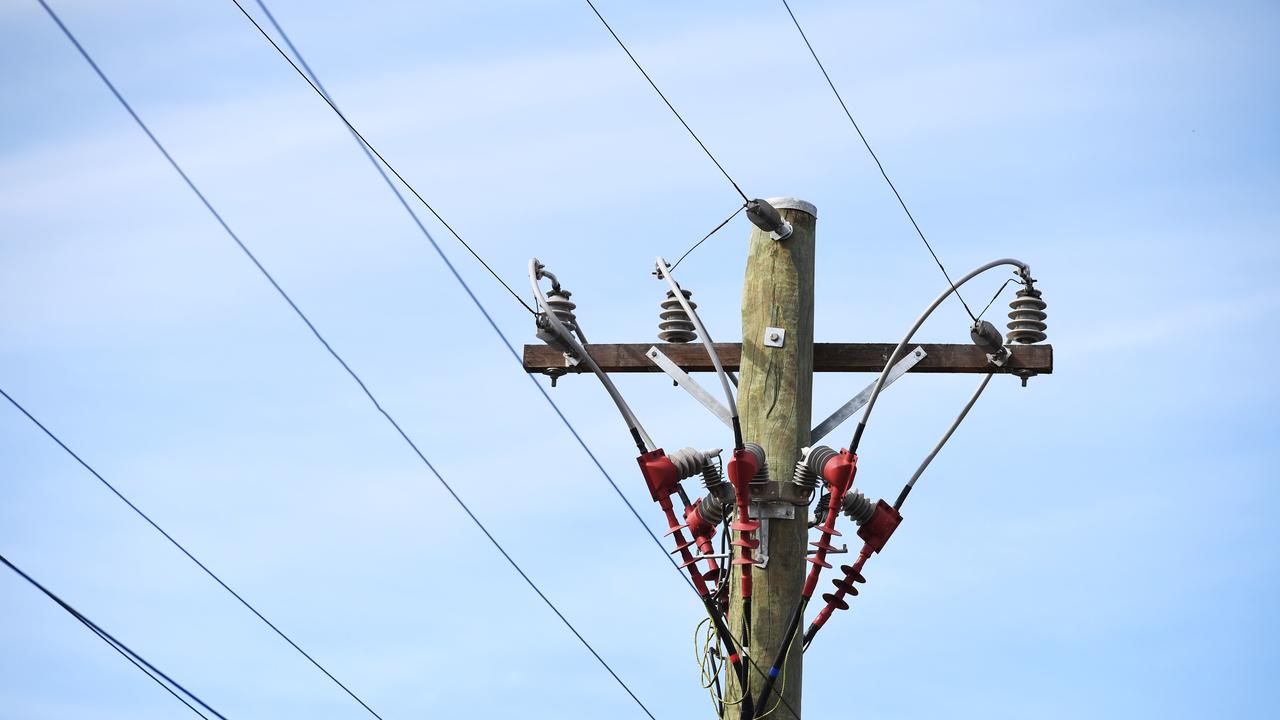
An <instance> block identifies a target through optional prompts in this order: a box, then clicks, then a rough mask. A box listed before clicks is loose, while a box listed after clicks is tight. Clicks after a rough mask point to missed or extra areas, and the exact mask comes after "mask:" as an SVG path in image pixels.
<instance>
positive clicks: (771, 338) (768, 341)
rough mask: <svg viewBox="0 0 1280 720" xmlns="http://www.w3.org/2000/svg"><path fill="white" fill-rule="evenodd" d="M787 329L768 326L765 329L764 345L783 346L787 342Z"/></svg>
mask: <svg viewBox="0 0 1280 720" xmlns="http://www.w3.org/2000/svg"><path fill="white" fill-rule="evenodd" d="M786 339H787V329H786V328H780V327H767V328H765V329H764V346H765V347H782V344H783V343H784V342H786Z"/></svg>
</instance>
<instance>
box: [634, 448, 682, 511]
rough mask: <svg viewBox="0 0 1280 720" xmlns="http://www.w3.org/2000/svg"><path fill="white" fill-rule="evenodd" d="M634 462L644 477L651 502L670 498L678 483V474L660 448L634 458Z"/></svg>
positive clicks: (673, 464)
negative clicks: (638, 465)
mask: <svg viewBox="0 0 1280 720" xmlns="http://www.w3.org/2000/svg"><path fill="white" fill-rule="evenodd" d="M636 462H638V463H640V472H641V473H642V474H643V475H644V482H645V484H646V485H648V486H649V495H650V496H652V497H653V501H654V502H662V501H663V500H667V499H668V498H670V497H671V494H672V493H674V492H675V491H676V485H677V483H679V482H680V473H679V471H677V470H676V466H675V463H672V462H671V458H669V457H667V454H666V453H665V452H663V451H662V448H658V449H657V450H651V451H649V452H647V453H645V454H643V455H641V456H640V457H638V458H636Z"/></svg>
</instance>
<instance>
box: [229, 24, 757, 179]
mask: <svg viewBox="0 0 1280 720" xmlns="http://www.w3.org/2000/svg"><path fill="white" fill-rule="evenodd" d="M233 1H234V0H233ZM587 5H590V6H591V12H593V13H595V14H596V17H597V18H600V23H601V24H603V25H604V28H605V30H608V31H609V34H610V35H612V36H613V39H614V40H616V41H617V42H618V47H621V48H622V51H623V52H625V53H626V54H627V57H629V58H631V63H632V64H633V65H635V66H636V69H637V70H639V71H640V74H641V75H643V76H644V79H645V80H648V81H649V86H650V87H652V88H653V91H654V92H656V93H658V97H660V98H662V102H664V103H666V104H667V107H668V108H670V109H671V114H672V115H675V116H676V119H677V120H679V121H680V124H681V125H683V126H684V129H685V130H688V131H689V135H690V136H691V137H692V138H693V140H694V142H696V143H698V147H700V148H702V152H704V153H706V154H707V157H709V158H711V162H713V163H715V164H716V167H717V168H719V170H720V173H721V174H722V175H724V177H725V179H726V180H728V181H729V184H730V185H732V186H733V189H734V190H736V191H737V192H738V194H739V195H741V196H742V201H743V202H751V198H749V197H747V195H746V193H744V192H742V188H740V187H738V183H737V182H736V181H734V179H733V176H731V175H730V174H729V171H728V170H725V169H724V165H721V164H720V161H719V160H717V159H716V156H715V155H712V154H711V150H709V149H708V148H707V144H706V143H704V142H702V138H700V137H698V133H696V132H694V131H693V128H691V127H689V123H687V122H685V119H684V116H682V115H681V114H680V111H679V110H676V106H675V105H672V104H671V101H670V100H668V99H667V96H666V95H664V94H663V93H662V90H661V89H659V88H658V83H656V82H654V81H653V78H652V77H650V76H649V73H648V72H647V71H645V69H644V66H643V65H641V64H640V61H639V60H637V59H636V56H635V55H632V54H631V50H630V49H629V48H627V44H626V43H624V42H622V38H620V37H618V33H616V32H614V31H613V27H612V26H611V25H609V21H608V20H605V19H604V16H603V15H601V14H600V10H599V9H598V8H596V4H595V3H593V2H591V0H587Z"/></svg>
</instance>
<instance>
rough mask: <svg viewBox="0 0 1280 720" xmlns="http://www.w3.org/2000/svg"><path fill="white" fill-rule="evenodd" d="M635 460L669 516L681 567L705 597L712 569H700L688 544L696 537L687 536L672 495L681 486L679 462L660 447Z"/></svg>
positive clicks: (669, 527)
mask: <svg viewBox="0 0 1280 720" xmlns="http://www.w3.org/2000/svg"><path fill="white" fill-rule="evenodd" d="M636 462H638V463H639V464H640V472H641V474H643V475H644V481H645V484H646V485H648V486H649V494H650V495H651V496H652V497H653V499H654V501H655V502H657V503H658V505H659V506H660V507H661V508H662V512H663V514H664V515H666V517H667V532H666V533H665V534H667V535H671V536H672V537H673V539H674V540H675V541H676V549H675V553H679V555H680V567H682V568H686V569H687V570H688V571H689V577H690V578H692V579H693V585H694V588H695V589H696V590H697V591H698V595H700V596H702V597H704V598H705V597H706V596H707V595H709V594H710V593H711V590H710V589H709V588H708V587H707V581H706V577H707V575H709V574H710V573H707V574H704V573H703V572H702V571H701V570H699V569H698V564H697V563H698V560H697V558H695V557H694V556H693V553H691V552H689V548H690V547H692V546H694V544H695V542H696V539H695V540H685V539H684V533H683V532H681V529H682V528H683V527H684V526H683V525H681V524H680V520H679V518H677V517H676V512H675V508H674V507H673V506H672V504H671V496H672V494H674V493H675V492H676V490H677V489H678V484H679V482H680V473H679V471H678V470H676V466H675V464H674V463H672V462H671V458H669V457H667V454H666V453H664V452H663V451H662V449H661V448H658V449H657V450H651V451H650V452H647V453H645V454H643V455H641V456H640V457H638V458H636Z"/></svg>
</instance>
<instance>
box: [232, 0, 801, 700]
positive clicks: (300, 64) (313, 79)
mask: <svg viewBox="0 0 1280 720" xmlns="http://www.w3.org/2000/svg"><path fill="white" fill-rule="evenodd" d="M232 2H235V4H236V6H237V7H238V8H239V9H240V11H241V13H242V14H244V15H245V17H247V18H248V19H249V21H250V22H251V23H252V24H253V26H254V27H255V28H256V29H257V31H258V32H259V34H261V35H262V36H263V37H264V38H265V39H266V40H267V41H268V42H269V43H270V44H271V45H272V47H273V48H275V50H276V52H277V53H279V54H280V55H281V56H282V57H283V58H284V59H285V60H287V61H289V64H290V65H291V66H292V67H293V69H294V71H295V72H297V73H298V74H299V75H300V76H301V77H302V78H303V79H305V80H306V81H307V83H308V84H309V85H311V87H312V89H313V90H314V91H315V92H316V93H318V94H319V95H320V96H321V97H322V98H324V100H325V103H326V104H327V105H329V107H330V108H331V109H333V111H334V112H335V113H337V114H338V116H339V117H340V118H341V119H342V121H343V124H344V125H346V127H347V130H348V131H349V132H350V133H351V135H352V137H353V138H354V139H355V141H356V143H357V144H358V145H359V146H360V149H361V151H362V152H363V153H364V154H365V157H366V158H368V159H369V161H370V162H371V163H372V164H373V166H374V168H375V169H376V170H377V171H378V174H379V175H380V176H381V177H382V179H383V181H384V182H385V183H386V185H387V187H388V189H390V190H391V192H392V193H393V194H394V195H395V196H396V198H397V200H398V201H399V202H400V205H401V206H402V207H403V208H404V210H405V212H406V213H408V214H409V217H410V218H411V219H412V220H413V222H414V224H415V225H416V226H417V227H418V230H419V231H421V232H422V234H423V236H424V237H425V238H426V239H427V241H428V242H429V243H430V244H431V247H432V248H433V249H434V250H435V252H436V254H437V255H439V256H440V259H441V260H442V261H443V262H444V264H445V266H446V267H447V268H448V269H449V272H450V273H451V274H452V275H453V277H454V279H455V280H457V281H458V284H459V285H461V286H462V289H463V290H464V291H466V293H467V296H468V297H469V298H470V299H471V301H472V303H474V304H475V306H476V309H477V310H479V311H480V313H481V315H483V316H484V318H485V320H486V321H487V322H488V324H489V327H491V328H493V331H494V332H495V333H496V334H497V335H498V337H499V339H501V340H502V343H503V345H504V346H506V348H507V351H508V352H509V353H510V354H511V357H512V359H514V360H515V361H516V363H517V364H519V365H520V366H521V368H522V369H523V367H524V363H523V361H521V359H520V355H519V353H517V352H516V349H515V346H514V345H512V344H511V341H510V340H509V339H508V338H507V336H506V334H505V333H503V332H502V329H501V328H499V327H498V324H497V323H496V322H495V321H494V319H493V317H492V316H491V315H490V314H489V311H488V310H487V309H486V308H485V306H484V304H483V303H482V302H481V301H480V299H479V298H478V297H477V296H476V294H475V293H474V292H472V290H471V287H470V286H469V285H468V284H467V281H466V280H464V279H463V278H462V275H461V274H460V273H459V272H458V271H457V269H456V268H455V267H454V265H453V263H452V261H450V260H449V257H448V256H447V255H446V254H445V252H444V249H443V248H441V247H440V245H439V243H437V242H436V240H435V238H434V237H433V236H432V235H431V232H430V231H429V230H427V228H426V226H425V225H424V224H423V223H422V220H421V219H420V218H419V217H418V215H417V213H415V212H414V211H413V208H412V207H411V206H410V205H409V202H408V201H407V200H406V199H405V197H404V195H403V194H402V193H401V192H400V189H399V188H398V187H396V185H395V183H394V182H392V181H391V178H390V177H389V176H388V175H387V173H386V171H385V170H384V169H383V167H382V163H379V162H378V159H379V158H380V157H381V156H377V155H376V154H375V153H374V152H371V151H372V148H371V147H370V146H369V145H368V143H367V142H366V141H365V140H364V138H363V136H361V134H360V133H359V132H357V131H356V129H355V128H354V127H352V125H351V123H350V121H348V120H347V119H346V117H345V116H343V115H342V113H341V112H340V111H339V110H338V108H337V103H336V102H335V101H334V99H333V97H332V96H331V95H330V94H329V91H328V89H327V88H325V86H324V84H323V83H322V82H321V81H320V78H319V77H318V76H317V75H316V73H315V71H314V70H313V69H312V68H311V66H310V65H309V64H308V63H307V61H306V59H305V57H304V56H303V55H302V53H301V52H299V51H298V48H297V46H296V45H295V44H294V43H293V41H292V39H291V38H290V37H289V35H288V33H287V32H285V30H284V28H283V27H281V25H280V23H279V21H278V20H277V19H276V17H275V15H274V14H273V13H272V12H271V11H270V9H269V8H267V6H266V4H265V3H264V2H263V0H255V2H256V3H257V4H258V6H259V7H260V8H261V9H262V11H263V14H264V15H265V16H266V18H267V20H268V22H269V23H270V24H271V26H272V27H273V28H274V29H275V31H276V32H277V33H279V34H280V38H281V39H282V40H283V41H284V43H285V45H286V46H287V47H288V48H289V50H290V51H291V52H292V53H293V56H294V58H296V59H297V62H296V63H295V62H294V61H293V59H292V58H290V57H289V56H288V55H287V54H286V53H285V52H284V50H283V49H282V48H281V47H280V46H279V44H278V43H276V42H275V41H274V39H272V38H271V36H270V35H269V34H267V33H266V32H265V30H264V29H263V27H262V26H261V24H260V23H258V22H256V21H254V19H253V17H252V16H250V15H249V14H248V13H247V12H245V10H244V8H243V7H242V6H241V5H240V3H239V2H236V0H232ZM602 19H603V18H602ZM673 110H674V108H673ZM713 159H714V158H713ZM383 162H384V163H385V161H383ZM388 167H389V166H388ZM424 204H425V203H424ZM746 207H747V205H746V204H743V205H741V206H739V207H738V209H737V210H735V211H734V213H733V214H732V215H730V216H729V217H727V218H725V220H724V221H722V222H721V223H720V224H719V225H717V226H716V227H715V228H714V229H712V230H711V232H709V233H707V234H706V235H705V236H704V237H703V238H702V239H701V240H699V241H698V242H697V243H695V244H694V246H693V247H691V248H690V249H689V250H688V251H686V252H685V254H684V255H682V256H681V259H684V258H685V257H687V256H688V254H689V253H690V252H692V251H693V250H694V249H696V248H697V247H698V245H701V244H702V242H704V241H705V240H706V239H707V238H710V237H711V236H712V235H714V234H715V233H717V232H718V231H719V230H720V229H721V228H723V227H724V226H725V225H727V224H728V223H729V221H730V220H732V219H733V218H734V217H736V216H737V214H738V213H740V212H742V210H743V209H744V208H746ZM678 263H679V261H677V264H678ZM674 269H675V268H674V266H672V270H674ZM529 380H530V381H531V382H532V383H533V385H534V387H536V388H537V389H538V392H539V393H540V394H541V395H542V397H543V399H545V400H546V401H547V403H548V404H549V405H550V406H551V408H552V409H553V410H554V411H555V413H556V415H557V416H558V417H559V418H560V421H561V422H563V423H564V425H565V427H566V428H567V429H568V430H569V432H570V434H572V435H573V437H574V439H575V440H576V441H577V442H578V445H579V446H581V447H582V449H583V451H584V452H586V453H587V456H588V457H589V458H590V459H591V461H592V463H593V464H594V465H595V466H596V468H597V469H598V470H599V471H600V473H601V474H602V475H603V476H604V478H605V480H607V481H608V483H609V485H610V486H611V487H612V488H613V491H614V492H615V493H616V494H617V495H618V497H619V498H620V499H621V500H622V502H623V503H624V504H625V505H626V506H627V508H628V509H629V510H630V511H631V514H632V515H633V516H634V517H635V519H636V521H637V522H639V523H640V526H641V527H642V528H644V530H645V532H646V533H647V534H648V535H649V537H650V538H651V539H652V540H653V542H654V544H655V545H657V546H658V548H659V549H661V550H662V554H663V556H664V557H666V558H667V560H668V562H670V564H671V567H672V568H673V569H674V570H675V571H676V573H677V574H678V575H680V577H681V578H683V579H684V581H685V584H686V585H688V587H689V589H690V590H692V591H693V592H694V593H695V594H696V593H697V588H695V587H694V586H693V582H692V581H691V580H690V579H689V577H688V576H687V575H685V573H684V572H683V571H682V570H681V568H680V566H679V565H678V564H677V563H676V561H675V559H674V558H673V557H672V556H671V555H670V554H669V553H668V552H667V551H666V548H665V547H664V546H663V545H662V541H661V540H659V539H658V537H657V535H655V534H654V533H653V531H652V530H651V529H649V526H648V524H647V523H645V521H644V519H643V518H642V517H641V516H640V513H639V512H638V511H637V510H636V508H635V506H634V505H633V504H632V503H631V501H630V500H628V499H627V496H626V495H625V494H624V493H623V492H622V489H621V488H619V487H618V484H617V483H616V482H615V481H614V480H613V477H612V476H611V475H610V474H609V472H608V471H607V470H605V468H604V464H603V463H601V462H600V460H599V459H598V458H597V457H596V455H595V453H594V452H593V451H592V450H591V448H590V447H589V446H588V445H587V444H586V441H585V440H583V438H582V435H581V434H580V433H579V432H578V430H577V429H576V428H575V427H574V426H573V424H572V423H571V422H570V421H569V418H568V417H567V416H566V415H565V414H564V412H563V411H561V409H560V407H559V405H557V404H556V402H555V400H553V399H552V398H551V395H550V394H549V393H548V392H547V390H546V388H544V387H543V386H542V384H541V383H539V382H538V381H537V379H536V378H534V377H533V376H532V375H529ZM729 641H730V644H731V645H733V646H735V647H736V648H737V652H738V653H739V654H740V655H741V656H742V658H743V659H745V660H746V661H747V662H748V664H750V666H751V667H753V668H754V669H755V671H756V672H757V673H759V674H760V676H761V677H765V671H764V670H763V669H762V668H761V667H760V666H759V665H758V664H756V662H755V660H754V659H753V658H752V657H751V655H750V654H748V652H747V648H746V647H744V646H743V645H742V643H741V641H740V640H738V639H737V638H734V637H732V635H730V637H729ZM781 700H782V704H783V705H784V706H786V707H787V709H788V710H791V711H792V713H793V714H795V715H797V716H798V715H799V714H798V713H795V711H794V709H793V708H791V705H790V703H788V702H787V701H786V699H785V698H782V699H781Z"/></svg>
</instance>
